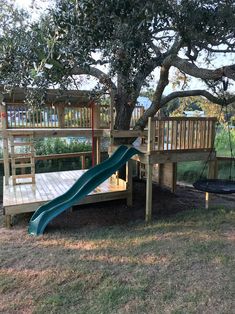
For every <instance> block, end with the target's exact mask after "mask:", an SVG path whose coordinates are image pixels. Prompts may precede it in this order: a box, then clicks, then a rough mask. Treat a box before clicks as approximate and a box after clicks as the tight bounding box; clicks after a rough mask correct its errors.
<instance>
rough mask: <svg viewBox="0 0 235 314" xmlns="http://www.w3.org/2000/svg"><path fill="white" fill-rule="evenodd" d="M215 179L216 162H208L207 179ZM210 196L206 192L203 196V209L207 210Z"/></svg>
mask: <svg viewBox="0 0 235 314" xmlns="http://www.w3.org/2000/svg"><path fill="white" fill-rule="evenodd" d="M216 177H217V162H216V160H210V161H209V163H208V179H216ZM210 199H211V194H210V193H208V192H206V194H205V208H206V209H208V208H209V203H210Z"/></svg>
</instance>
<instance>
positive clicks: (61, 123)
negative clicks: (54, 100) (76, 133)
mask: <svg viewBox="0 0 235 314" xmlns="http://www.w3.org/2000/svg"><path fill="white" fill-rule="evenodd" d="M57 114H58V123H59V128H61V129H63V128H64V105H58V106H57Z"/></svg>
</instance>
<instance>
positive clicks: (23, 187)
mask: <svg viewBox="0 0 235 314" xmlns="http://www.w3.org/2000/svg"><path fill="white" fill-rule="evenodd" d="M85 171H86V170H73V171H61V172H50V173H39V174H36V183H35V184H27V183H26V179H21V181H22V184H20V185H15V186H13V185H12V178H10V182H9V183H10V184H9V185H5V184H4V186H3V208H4V214H5V215H6V216H8V215H9V216H11V215H15V214H19V213H26V212H33V211H35V210H36V209H37V208H38V207H39V206H40V205H42V204H44V203H46V202H48V201H50V200H53V199H54V198H56V197H57V196H59V195H61V194H63V193H65V192H66V191H67V190H68V189H69V188H70V187H71V186H72V185H73V184H74V183H75V182H76V180H77V179H78V178H79V177H80V176H81V175H82V174H83V173H84V172H85ZM117 183H118V184H117ZM127 197H128V190H127V189H126V182H125V181H123V180H121V179H118V181H117V180H116V179H114V178H110V179H108V180H106V181H105V182H103V183H102V184H101V185H100V186H98V187H97V188H96V189H95V190H94V191H93V192H91V193H90V194H89V195H87V196H86V198H85V199H83V200H82V201H81V202H79V204H88V203H96V202H102V201H109V200H116V199H125V198H127Z"/></svg>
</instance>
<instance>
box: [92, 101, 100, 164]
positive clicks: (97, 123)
mask: <svg viewBox="0 0 235 314" xmlns="http://www.w3.org/2000/svg"><path fill="white" fill-rule="evenodd" d="M92 110H93V115H94V126H93V127H94V129H100V106H99V105H98V104H95V105H93V107H92ZM94 141H95V164H96V165H97V164H99V163H100V142H101V141H100V137H95V138H94Z"/></svg>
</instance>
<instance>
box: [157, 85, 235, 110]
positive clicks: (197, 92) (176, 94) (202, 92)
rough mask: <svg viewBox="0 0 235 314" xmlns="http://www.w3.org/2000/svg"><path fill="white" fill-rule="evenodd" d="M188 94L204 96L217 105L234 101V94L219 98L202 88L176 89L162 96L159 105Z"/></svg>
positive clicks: (161, 105)
mask: <svg viewBox="0 0 235 314" xmlns="http://www.w3.org/2000/svg"><path fill="white" fill-rule="evenodd" d="M189 96H204V97H206V98H207V99H208V100H209V101H211V102H213V103H215V104H218V105H222V106H223V105H229V104H231V103H233V102H235V96H232V97H230V98H226V99H225V98H219V97H216V96H214V95H212V94H211V93H209V92H208V91H206V90H203V89H195V90H187V91H177V92H173V93H171V94H169V95H167V96H166V97H164V98H162V100H161V102H160V107H163V106H165V105H166V104H167V103H168V102H169V101H171V100H173V99H175V98H182V97H189Z"/></svg>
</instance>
